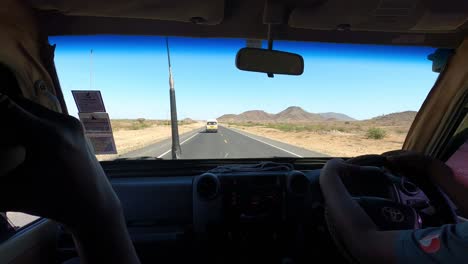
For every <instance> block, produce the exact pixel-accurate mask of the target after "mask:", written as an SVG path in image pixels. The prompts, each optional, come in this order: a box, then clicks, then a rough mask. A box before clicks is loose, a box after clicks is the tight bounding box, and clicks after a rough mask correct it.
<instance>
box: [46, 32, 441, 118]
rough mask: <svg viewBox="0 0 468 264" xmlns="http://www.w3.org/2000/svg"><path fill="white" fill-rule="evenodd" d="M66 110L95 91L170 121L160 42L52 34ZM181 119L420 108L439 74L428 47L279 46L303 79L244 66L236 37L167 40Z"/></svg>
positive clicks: (114, 110) (118, 107) (126, 111)
mask: <svg viewBox="0 0 468 264" xmlns="http://www.w3.org/2000/svg"><path fill="white" fill-rule="evenodd" d="M49 40H50V43H52V44H57V48H56V52H55V63H56V67H57V71H58V75H59V79H60V83H61V86H62V89H63V92H64V96H65V100H66V103H67V106H68V109H69V112H70V114H72V115H76V113H77V108H76V105H75V103H74V101H73V97H72V94H71V90H89V89H90V87H91V89H93V90H100V91H101V92H102V95H103V99H104V103H105V105H106V109H107V111H108V112H109V115H110V117H111V118H140V117H142V118H147V119H167V118H169V84H168V69H167V57H166V48H165V40H164V38H163V37H143V36H139V37H137V36H80V37H51V38H50V39H49ZM169 41H170V47H171V59H172V69H173V76H174V80H175V89H176V96H177V108H178V114H179V118H185V117H190V118H193V119H210V118H217V117H219V116H221V115H223V114H228V113H234V114H239V113H241V112H243V111H247V110H254V109H259V110H265V111H267V112H270V113H277V112H279V111H281V110H283V109H285V108H286V107H288V106H300V107H302V108H304V109H305V110H307V111H309V112H314V113H320V112H340V113H344V114H347V115H349V116H351V117H353V118H356V119H367V118H371V117H374V116H378V115H382V114H388V113H392V112H399V111H406V110H418V109H419V108H420V106H421V104H422V102H423V100H424V98H425V97H426V95H427V93H428V92H429V90H430V89H431V88H432V85H433V84H434V82H435V80H436V78H437V76H438V74H437V73H434V72H432V71H431V61H429V60H428V59H427V55H429V54H430V53H432V52H433V51H434V49H432V48H428V47H395V46H392V47H390V46H376V45H350V44H331V43H304V42H280V41H278V42H275V44H274V48H275V49H279V50H285V51H289V52H296V53H299V54H301V55H302V56H303V57H304V62H305V70H304V74H303V75H301V76H284V75H275V77H274V78H267V76H266V74H261V73H253V72H245V71H240V70H238V69H237V68H236V67H235V64H234V61H235V55H236V52H237V50H238V49H240V48H242V47H244V46H245V41H244V40H240V39H194V38H176V37H171V38H170V39H169ZM91 49H93V56H92V76H93V77H92V82H91V83H90V68H91V66H90V65H91V63H90V50H91Z"/></svg>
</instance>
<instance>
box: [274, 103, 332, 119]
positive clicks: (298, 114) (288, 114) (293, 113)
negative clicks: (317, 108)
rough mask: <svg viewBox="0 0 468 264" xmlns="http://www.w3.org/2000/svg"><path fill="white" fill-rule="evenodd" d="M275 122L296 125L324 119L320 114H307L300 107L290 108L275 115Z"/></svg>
mask: <svg viewBox="0 0 468 264" xmlns="http://www.w3.org/2000/svg"><path fill="white" fill-rule="evenodd" d="M274 120H275V121H276V122H285V123H294V122H316V121H323V118H322V117H321V116H320V115H319V114H312V113H309V112H306V111H304V109H302V108H300V107H298V106H290V107H288V108H286V109H284V110H283V111H281V112H279V113H278V114H276V115H274Z"/></svg>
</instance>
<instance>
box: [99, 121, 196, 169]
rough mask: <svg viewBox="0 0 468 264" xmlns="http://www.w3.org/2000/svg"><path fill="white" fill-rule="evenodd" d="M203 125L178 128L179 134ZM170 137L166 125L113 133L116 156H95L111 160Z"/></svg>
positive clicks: (168, 127) (169, 128) (169, 129)
mask: <svg viewBox="0 0 468 264" xmlns="http://www.w3.org/2000/svg"><path fill="white" fill-rule="evenodd" d="M203 125H204V123H193V124H189V125H181V126H179V134H183V133H185V132H189V131H191V130H194V129H197V128H200V127H202V126H203ZM170 136H171V127H170V126H167V125H152V126H150V127H148V128H144V129H140V130H118V131H115V132H114V139H115V145H116V147H117V152H118V154H117V155H97V158H98V160H112V159H115V158H118V156H119V155H122V154H124V153H127V152H129V151H132V150H135V149H139V148H142V147H144V146H147V145H150V144H153V143H156V142H159V141H162V140H164V139H166V138H169V137H170Z"/></svg>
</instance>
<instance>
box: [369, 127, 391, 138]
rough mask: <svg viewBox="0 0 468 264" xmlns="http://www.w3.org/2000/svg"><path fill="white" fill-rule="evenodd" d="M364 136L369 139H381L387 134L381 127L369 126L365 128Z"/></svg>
mask: <svg viewBox="0 0 468 264" xmlns="http://www.w3.org/2000/svg"><path fill="white" fill-rule="evenodd" d="M366 136H367V138H370V139H383V138H384V137H386V136H387V132H386V131H385V130H383V129H382V128H378V127H371V128H369V129H368V130H367V133H366Z"/></svg>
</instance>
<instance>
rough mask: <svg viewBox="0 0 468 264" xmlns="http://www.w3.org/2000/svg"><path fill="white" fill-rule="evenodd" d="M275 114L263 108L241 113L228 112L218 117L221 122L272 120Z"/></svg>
mask: <svg viewBox="0 0 468 264" xmlns="http://www.w3.org/2000/svg"><path fill="white" fill-rule="evenodd" d="M273 117H274V115H272V114H269V113H267V112H265V111H262V110H251V111H246V112H243V113H242V114H239V115H234V114H227V115H222V116H220V117H218V118H217V120H218V121H220V122H272V121H273Z"/></svg>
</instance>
